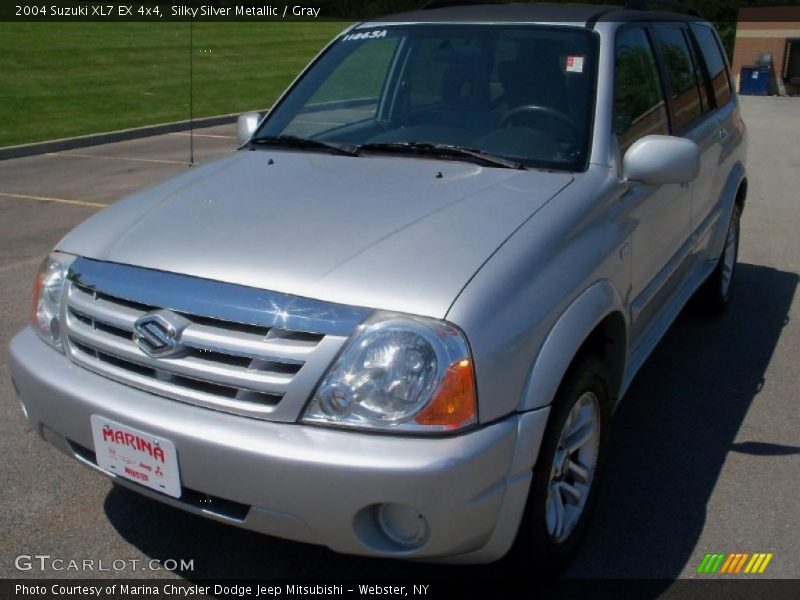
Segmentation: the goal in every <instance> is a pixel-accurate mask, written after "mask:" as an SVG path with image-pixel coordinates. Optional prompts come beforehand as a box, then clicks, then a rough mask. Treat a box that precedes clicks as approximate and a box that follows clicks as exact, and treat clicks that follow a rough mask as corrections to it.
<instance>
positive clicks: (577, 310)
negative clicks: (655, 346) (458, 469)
mask: <svg viewBox="0 0 800 600" xmlns="http://www.w3.org/2000/svg"><path fill="white" fill-rule="evenodd" d="M615 311H616V312H619V313H620V314H621V315H622V316H623V318H624V319H625V325H626V331H627V325H628V316H627V312H626V311H625V310H624V307H623V304H622V299H621V298H620V296H619V293H618V292H617V290H616V289H615V288H614V286H613V285H612V283H611V282H610V281H608V280H601V281H597V282H595V283H593V284H592V285H591V286H589V287H588V288H587V289H586V290H584V291H583V292H582V293H581V294H580V295H579V296H578V297H577V298H576V299H575V300H574V301H573V302H572V303H571V304H570V305H569V306H568V307H567V308H566V310H565V311H564V312H563V313H562V314H561V316H560V317H559V318H558V320H557V321H556V323H555V325H553V328H552V329H551V330H550V333H549V334H548V335H547V338H546V339H545V342H544V344H543V345H542V347H541V350H540V351H539V354H538V355H537V357H536V360H535V361H534V363H533V366H532V367H531V370H530V373H529V375H528V379H527V382H526V384H525V388H524V390H523V393H522V398H521V399H520V403H519V407H518V410H520V411H528V410H534V409H537V408H541V407H543V406H547V405H549V404H551V403H552V402H553V399H554V398H555V395H556V392H557V391H558V386H559V385H560V384H561V380H562V379H563V378H564V375H565V374H566V372H567V369H568V368H569V365H570V363H571V362H572V359H573V358H575V355H576V354H577V352H578V350H579V349H580V347H581V345H582V344H583V343H584V341H586V339H587V337H588V336H589V334H590V333H591V332H592V330H594V328H595V327H597V325H598V324H599V323H600V322H601V321H602V320H603V319H605V318H606V317H607V316H608V315H610V314H611V313H613V312H615ZM623 362H624V361H623ZM623 369H624V365H623ZM615 391H616V390H615Z"/></svg>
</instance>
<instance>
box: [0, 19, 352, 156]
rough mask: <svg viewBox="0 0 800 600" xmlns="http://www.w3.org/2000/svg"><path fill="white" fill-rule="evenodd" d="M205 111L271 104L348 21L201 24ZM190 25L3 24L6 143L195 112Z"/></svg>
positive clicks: (199, 107)
mask: <svg viewBox="0 0 800 600" xmlns="http://www.w3.org/2000/svg"><path fill="white" fill-rule="evenodd" d="M193 27H194V29H193V41H194V44H193V48H194V53H193V61H194V115H195V117H202V116H209V115H218V114H224V113H231V112H238V111H245V110H251V109H259V108H264V107H266V106H269V105H270V104H271V103H272V102H273V101H274V100H275V99H276V97H277V96H278V95H279V94H280V93H281V92H282V91H283V90H284V89H285V88H286V86H287V85H288V84H289V83H290V82H291V81H292V79H293V78H294V77H295V76H296V75H297V73H298V72H299V71H300V69H301V68H302V67H303V66H304V65H305V64H306V63H307V62H308V61H309V60H310V59H311V58H312V57H313V56H314V55H315V54H316V53H317V52H318V51H319V50H320V49H321V48H322V46H323V45H324V44H325V43H327V42H328V41H329V40H330V39H331V38H332V37H333V36H335V35H336V34H337V33H338V32H340V31H341V30H342V29H344V27H345V24H344V23H330V22H315V23H212V22H202V23H195V24H194V26H193ZM189 58H190V49H189V25H188V23H113V24H108V23H78V22H75V23H0V146H8V145H12V144H22V143H27V142H35V141H39V140H47V139H54V138H62V137H69V136H73V135H82V134H87V133H93V132H99V131H110V130H114V129H124V128H127V127H137V126H140V125H148V124H153V123H163V122H167V121H177V120H181V119H187V118H188V117H189Z"/></svg>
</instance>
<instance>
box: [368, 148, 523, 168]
mask: <svg viewBox="0 0 800 600" xmlns="http://www.w3.org/2000/svg"><path fill="white" fill-rule="evenodd" d="M355 150H356V152H361V151H363V150H367V151H378V152H380V151H388V152H412V153H417V154H429V155H431V156H450V157H453V156H455V157H462V158H463V157H470V158H476V159H478V160H481V161H483V162H486V163H489V164H492V165H495V166H498V167H504V168H506V169H523V168H524V167H523V165H522V163H521V162H518V161H516V160H512V159H510V158H505V157H502V156H497V155H495V154H490V153H488V152H484V151H483V150H479V149H478V148H467V147H465V146H457V145H454V144H434V143H431V142H375V143H371V144H361V145H359V146H356V147H355Z"/></svg>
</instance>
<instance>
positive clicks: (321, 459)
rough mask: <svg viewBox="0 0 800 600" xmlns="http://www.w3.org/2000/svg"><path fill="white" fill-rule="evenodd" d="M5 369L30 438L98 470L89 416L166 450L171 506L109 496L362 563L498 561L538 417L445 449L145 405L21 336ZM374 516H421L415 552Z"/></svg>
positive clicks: (529, 461) (538, 431)
mask: <svg viewBox="0 0 800 600" xmlns="http://www.w3.org/2000/svg"><path fill="white" fill-rule="evenodd" d="M10 363H11V373H12V377H13V379H14V385H15V387H16V389H17V390H18V392H19V394H20V396H21V399H22V402H23V406H24V409H25V410H26V412H27V415H28V419H29V421H30V423H31V424H32V426H33V427H34V428H35V430H36V431H37V432H38V433H39V435H40V436H41V437H43V438H44V439H46V440H47V441H49V442H50V443H52V444H53V445H55V446H57V447H58V448H59V449H61V450H62V451H64V452H65V453H67V454H68V455H70V456H72V457H74V458H77V459H79V460H81V461H83V462H84V463H87V464H89V465H91V466H93V467H94V468H95V469H97V470H100V469H99V467H97V466H96V464H94V462H93V451H92V448H93V442H92V432H91V426H90V416H91V415H93V414H97V415H101V416H103V417H106V418H108V419H111V420H114V421H118V422H121V423H125V424H127V425H129V426H131V427H134V428H137V429H140V430H144V431H147V432H148V433H151V434H154V435H158V436H161V437H164V438H167V439H169V440H171V441H172V442H173V443H174V444H175V446H176V448H177V453H178V460H179V466H180V475H181V484H182V486H183V490H184V494H183V496H182V497H181V498H179V499H174V498H170V497H168V496H165V495H163V494H160V493H158V492H154V491H150V490H149V489H148V488H145V487H143V486H140V485H138V484H136V483H132V482H129V481H128V480H125V479H121V478H118V477H117V476H115V475H113V474H110V473H107V472H105V471H102V470H100V471H101V472H102V473H104V474H105V475H107V476H109V477H112V478H114V479H115V480H116V481H117V482H118V483H120V484H122V485H125V486H126V487H129V488H131V489H134V490H136V491H138V492H140V493H142V494H144V495H146V496H149V497H152V498H154V499H157V500H159V501H162V502H165V503H167V504H170V505H173V506H176V507H179V508H182V509H185V510H189V511H191V512H195V513H198V514H202V515H204V516H207V517H210V518H213V519H216V520H219V521H223V522H227V523H231V524H234V525H237V526H240V527H244V528H246V529H251V530H254V531H259V532H262V533H266V534H270V535H275V536H278V537H284V538H288V539H293V540H298V541H303V542H309V543H315V544H322V545H325V546H328V547H329V548H331V549H333V550H335V551H337V552H344V553H351V554H363V555H371V556H385V557H398V558H413V559H419V560H423V559H434V560H445V561H447V562H487V561H491V560H496V559H498V558H500V557H502V555H503V554H505V552H506V551H507V550H508V548H509V547H510V546H511V543H512V542H513V539H514V536H515V534H516V529H517V527H518V525H519V520H520V519H521V516H522V511H523V507H524V504H525V499H526V497H527V492H528V487H529V485H530V480H531V474H532V473H531V467H532V465H533V461H534V459H535V456H536V454H537V453H538V447H539V442H540V440H541V437H542V434H543V432H544V426H545V424H546V420H547V413H548V409H543V410H539V411H532V412H529V413H524V414H518V415H512V416H510V417H508V418H506V419H504V420H502V421H499V422H497V423H494V424H491V425H487V426H485V427H482V428H480V429H478V430H475V431H472V432H470V433H467V434H464V435H459V436H453V437H445V438H420V437H401V436H387V435H375V434H367V433H357V432H353V431H338V430H333V429H325V428H320V427H311V426H305V425H299V424H287V423H273V422H265V421H259V420H254V419H249V418H246V417H240V416H235V415H229V414H224V413H220V412H215V411H212V410H208V409H205V408H200V407H196V406H191V405H188V404H183V403H180V402H176V401H174V400H169V399H167V398H163V397H160V396H156V395H153V394H149V393H147V392H143V391H140V390H137V389H135V388H131V387H128V386H125V385H122V384H119V383H117V382H114V381H111V380H109V379H106V378H104V377H101V376H99V375H96V374H94V373H91V372H89V371H87V370H85V369H83V368H81V367H78V366H77V365H75V364H73V363H72V362H70V361H69V360H68V359H67V358H65V357H64V356H63V355H61V354H59V353H57V352H55V351H54V350H52V349H51V348H50V347H48V346H47V345H46V344H44V343H43V342H42V341H40V340H39V339H38V338H37V337H36V335H35V334H34V333H33V331H32V330H31V329H30V328H27V329H25V330H24V331H22V332H21V333H19V334H18V335H17V336H16V337H15V338H14V339H13V340H12V342H11V353H10ZM198 498H202V499H205V500H198ZM208 498H211V499H212V501H211V502H210V503H209V502H208ZM382 503H397V504H403V505H406V506H409V507H412V508H413V509H415V510H416V511H417V512H419V513H420V514H421V515H422V516H423V517H424V518H425V519H426V521H427V524H428V535H427V539H426V541H424V543H422V544H421V545H419V546H418V547H415V548H408V547H405V546H402V545H399V544H397V543H396V542H393V541H392V539H391V538H390V537H389V536H387V535H385V533H384V532H383V530H382V529H381V527H380V525H379V524H378V521H377V519H376V518H375V514H376V510H375V506H376V505H379V504H382Z"/></svg>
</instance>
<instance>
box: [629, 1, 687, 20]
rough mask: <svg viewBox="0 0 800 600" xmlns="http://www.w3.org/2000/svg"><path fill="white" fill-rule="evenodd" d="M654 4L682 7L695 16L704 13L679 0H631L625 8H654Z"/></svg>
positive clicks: (674, 7)
mask: <svg viewBox="0 0 800 600" xmlns="http://www.w3.org/2000/svg"><path fill="white" fill-rule="evenodd" d="M653 5H661V6H667V7H669V8H673V9H680V10H683V11H685V12H687V13H689V14H690V15H692V16H693V17H699V18H701V19H702V18H703V15H702V13H701V12H700V11H699V10H697V9H696V8H694V7H693V6H689V5H688V4H684V3H683V2H679V1H678V0H629V1H628V4H626V5H625V8H629V9H631V10H653V9H652V8H651V7H652V6H653ZM676 12H677V11H676Z"/></svg>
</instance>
